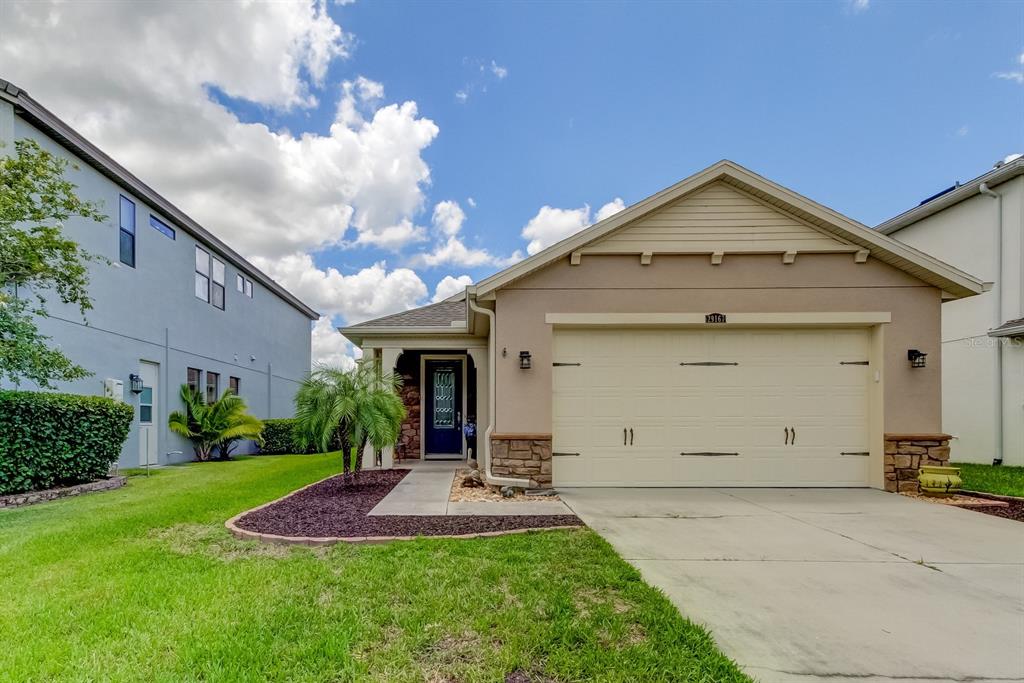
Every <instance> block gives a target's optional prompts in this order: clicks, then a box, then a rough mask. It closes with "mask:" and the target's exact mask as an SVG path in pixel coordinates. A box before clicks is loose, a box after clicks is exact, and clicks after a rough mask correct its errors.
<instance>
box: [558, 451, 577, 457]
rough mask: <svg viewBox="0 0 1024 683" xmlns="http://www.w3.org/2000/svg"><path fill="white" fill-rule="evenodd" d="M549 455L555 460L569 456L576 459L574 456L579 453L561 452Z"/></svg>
mask: <svg viewBox="0 0 1024 683" xmlns="http://www.w3.org/2000/svg"><path fill="white" fill-rule="evenodd" d="M551 455H552V457H555V458H561V457H569V456H572V457H576V456H578V455H579V453H567V452H564V451H563V452H560V451H554V452H553V453H552V454H551Z"/></svg>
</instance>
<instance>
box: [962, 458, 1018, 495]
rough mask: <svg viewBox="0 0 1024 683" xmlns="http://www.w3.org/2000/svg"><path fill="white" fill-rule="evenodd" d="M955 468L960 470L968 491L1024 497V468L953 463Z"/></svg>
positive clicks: (964, 485)
mask: <svg viewBox="0 0 1024 683" xmlns="http://www.w3.org/2000/svg"><path fill="white" fill-rule="evenodd" d="M953 467H959V468H960V477H961V478H962V479H963V480H964V484H963V487H964V488H965V489H967V490H968V491H983V492H984V493H997V494H999V495H1002V496H1022V497H1024V467H1008V466H1006V465H999V466H998V467H997V466H994V465H980V464H976V463H971V462H957V463H953Z"/></svg>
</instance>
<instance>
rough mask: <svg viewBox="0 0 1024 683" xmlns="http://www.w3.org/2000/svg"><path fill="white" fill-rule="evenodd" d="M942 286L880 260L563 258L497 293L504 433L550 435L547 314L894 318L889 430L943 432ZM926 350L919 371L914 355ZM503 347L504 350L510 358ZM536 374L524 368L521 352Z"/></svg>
mask: <svg viewBox="0 0 1024 683" xmlns="http://www.w3.org/2000/svg"><path fill="white" fill-rule="evenodd" d="M940 302H941V297H940V292H939V290H938V289H936V288H934V287H932V286H929V285H926V284H924V283H922V282H921V281H919V280H917V279H915V278H913V277H912V276H910V275H907V274H906V273H904V272H902V271H899V270H896V269H895V268H892V267H891V266H888V265H885V264H883V263H880V262H878V261H875V260H873V259H868V261H867V263H863V264H857V263H854V259H853V257H852V256H851V255H849V254H801V255H798V256H797V258H796V262H795V263H793V264H790V265H784V264H783V263H782V258H781V255H778V254H773V255H767V254H765V255H729V254H727V255H726V256H725V260H724V261H723V262H722V264H721V265H718V266H712V265H711V263H710V258H709V257H708V256H707V255H678V256H668V255H658V256H655V257H654V260H653V262H652V263H651V264H650V265H648V266H642V265H640V259H639V257H638V256H624V255H587V256H584V257H583V259H582V261H581V263H580V265H578V266H571V265H569V259H568V258H565V259H561V260H559V261H557V262H555V263H553V264H552V265H550V266H548V267H546V268H544V269H542V270H540V271H538V272H536V273H534V274H532V275H530V276H528V277H525V278H523V279H521V280H519V281H517V282H514V283H512V284H511V285H509V286H507V287H505V288H503V289H500V290H498V292H497V293H496V302H495V304H496V311H497V326H496V327H497V330H496V349H497V372H496V379H497V389H498V391H497V394H498V405H497V422H496V431H497V432H500V433H550V431H551V370H552V368H551V362H552V357H551V349H552V325H550V324H547V323H546V322H545V321H544V316H545V314H547V313H708V312H722V313H726V314H728V313H740V312H743V313H748V312H804V311H814V312H850V311H862V312H889V313H891V314H892V322H891V323H889V324H887V325H886V326H885V327H886V329H885V335H884V340H885V401H884V405H885V431H887V432H908V431H914V432H918V431H919V432H932V431H939V430H940V428H941V410H942V408H941V393H940V392H941V389H940V376H941V362H940V360H941V345H940V343H939V342H940V319H941V317H940V305H941V303H940ZM909 348H916V349H920V350H921V351H924V352H926V353H927V354H928V367H927V368H924V369H917V370H912V369H911V368H910V366H909V363H908V362H907V356H906V354H907V349H909ZM503 350H504V351H506V352H507V353H503ZM523 350H528V351H530V352H531V354H532V355H533V368H532V369H530V370H520V369H519V352H520V351H523Z"/></svg>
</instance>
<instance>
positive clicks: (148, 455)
mask: <svg viewBox="0 0 1024 683" xmlns="http://www.w3.org/2000/svg"><path fill="white" fill-rule="evenodd" d="M139 376H140V377H142V393H141V394H139V465H141V466H143V467H145V466H146V465H157V464H159V462H158V457H157V454H158V453H159V452H160V451H159V449H158V448H157V446H158V445H159V439H158V438H157V427H156V426H157V422H158V421H159V419H160V418H159V412H158V410H157V408H158V405H157V394H158V392H157V385H158V384H159V382H160V366H159V365H157V364H156V363H147V362H146V361H143V362H141V363H139Z"/></svg>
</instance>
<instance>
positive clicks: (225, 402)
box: [167, 384, 263, 461]
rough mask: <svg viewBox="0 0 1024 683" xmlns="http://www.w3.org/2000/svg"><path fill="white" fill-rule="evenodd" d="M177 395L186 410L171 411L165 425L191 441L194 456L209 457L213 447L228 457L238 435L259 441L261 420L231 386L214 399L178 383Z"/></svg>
mask: <svg viewBox="0 0 1024 683" xmlns="http://www.w3.org/2000/svg"><path fill="white" fill-rule="evenodd" d="M180 395H181V402H182V403H184V404H185V410H184V411H181V410H175V411H174V412H173V413H171V414H170V415H169V416H168V418H167V426H168V427H170V429H171V431H172V432H174V433H175V434H180V435H181V436H183V437H185V438H186V439H188V440H189V441H191V442H192V449H193V450H194V451H195V454H196V460H200V461H206V460H212V459H213V452H214V449H217V453H218V458H219V459H220V460H229V459H230V457H231V449H232V447H233V444H234V443H235V442H236V441H239V440H241V439H252V440H253V441H256V442H257V443H262V438H261V433H262V432H263V423H262V422H261V421H260V420H258V419H257V418H255V417H253V416H252V415H250V414H249V413H248V412H247V410H246V406H245V401H243V400H242V399H241V398H240V397H238V396H236V395H235V393H234V392H233V391H231V390H230V389H228V390H226V391H225V392H224V395H223V396H221V397H220V398H219V399H217V400H216V401H214V402H213V403H207V402H206V401H205V400H204V399H203V395H202V394H200V393H199V392H198V391H197V390H196V389H193V388H192V387H190V386H189V385H187V384H182V385H181V393H180Z"/></svg>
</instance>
